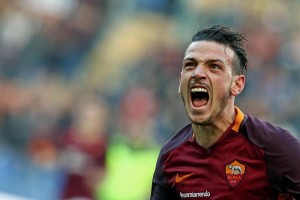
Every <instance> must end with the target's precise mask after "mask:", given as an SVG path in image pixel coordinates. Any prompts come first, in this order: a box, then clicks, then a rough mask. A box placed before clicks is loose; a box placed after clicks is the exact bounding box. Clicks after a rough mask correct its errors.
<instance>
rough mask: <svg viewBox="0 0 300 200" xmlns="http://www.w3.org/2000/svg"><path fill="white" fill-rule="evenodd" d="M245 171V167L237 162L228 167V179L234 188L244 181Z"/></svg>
mask: <svg viewBox="0 0 300 200" xmlns="http://www.w3.org/2000/svg"><path fill="white" fill-rule="evenodd" d="M245 169H246V168H245V165H243V164H241V163H239V162H238V161H236V160H235V161H233V162H231V163H229V164H228V165H226V170H225V173H226V178H227V181H228V183H229V184H230V185H231V186H232V187H235V186H236V185H237V184H238V183H239V182H240V181H241V180H242V178H243V176H244V174H245Z"/></svg>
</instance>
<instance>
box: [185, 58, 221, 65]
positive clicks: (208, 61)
mask: <svg viewBox="0 0 300 200" xmlns="http://www.w3.org/2000/svg"><path fill="white" fill-rule="evenodd" d="M185 61H192V62H203V61H201V60H200V61H199V60H197V59H195V58H191V57H187V58H185V59H183V62H185ZM214 62H221V63H223V64H225V62H224V61H223V60H221V59H218V58H215V59H208V60H206V61H204V62H203V63H214Z"/></svg>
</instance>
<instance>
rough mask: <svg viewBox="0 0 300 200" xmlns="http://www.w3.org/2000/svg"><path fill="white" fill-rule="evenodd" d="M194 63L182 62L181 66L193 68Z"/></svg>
mask: <svg viewBox="0 0 300 200" xmlns="http://www.w3.org/2000/svg"><path fill="white" fill-rule="evenodd" d="M195 66H196V64H195V63H194V62H186V63H184V65H183V67H184V68H185V69H186V68H194V67H195Z"/></svg>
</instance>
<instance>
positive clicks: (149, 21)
mask: <svg viewBox="0 0 300 200" xmlns="http://www.w3.org/2000/svg"><path fill="white" fill-rule="evenodd" d="M299 8H300V1H297V0H287V1H280V0H263V1H261V0H251V1H250V0H249V1H240V0H223V1H221V0H212V1H206V0H186V1H180V0H129V1H122V0H63V1H60V0H43V1H39V0H2V1H1V2H0V191H1V195H3V197H2V196H0V199H9V198H8V196H6V197H4V195H8V194H10V195H16V196H18V197H19V198H20V199H21V198H28V199H35V200H48V199H49V200H54V199H60V196H61V194H62V193H63V190H64V189H63V188H64V186H65V184H66V182H67V181H66V180H67V177H68V175H69V174H70V173H71V172H73V171H76V173H78V174H80V173H82V174H84V173H85V172H86V171H87V170H88V168H85V169H84V170H83V169H82V166H81V164H82V160H85V159H87V158H88V159H93V158H90V157H89V156H91V155H83V154H84V153H83V152H81V153H80V152H78V151H77V150H76V148H74V146H73V145H74V144H73V143H70V142H68V141H65V140H64V139H62V138H64V136H66V135H68V134H69V132H70V131H71V132H72V134H75V135H76V134H77V135H79V136H78V137H79V138H80V139H81V140H80V141H85V142H86V144H91V145H93V142H94V141H101V142H100V145H99V146H100V148H99V149H97V151H96V152H99V154H103V156H105V163H102V164H101V165H98V166H97V167H99V168H94V169H91V170H88V171H89V172H90V173H91V174H90V178H91V177H92V178H91V179H92V180H91V183H92V184H93V186H94V187H95V188H96V194H97V195H96V196H97V198H98V199H99V200H100V199H102V200H103V199H104V200H113V199H116V200H118V199H119V200H121V199H122V200H126V199H127V200H143V199H148V197H149V192H150V181H151V176H152V173H153V170H154V165H155V159H156V156H157V154H158V151H159V147H160V146H161V145H162V144H163V143H164V142H165V141H166V140H167V138H168V137H170V135H171V134H173V133H174V132H175V131H177V130H178V129H179V128H180V127H181V126H183V125H184V124H185V123H187V119H186V115H185V111H184V110H183V106H182V102H181V99H180V97H179V95H178V94H177V89H178V76H179V71H180V67H181V62H182V57H183V53H184V51H185V49H186V47H187V45H188V44H189V41H190V38H191V36H192V35H193V33H195V32H196V31H197V30H198V29H199V28H202V27H206V26H209V25H212V24H220V23H222V24H225V25H229V26H233V27H235V28H237V29H239V30H241V31H242V32H245V33H246V34H247V38H248V47H247V50H248V52H249V61H250V63H249V71H248V73H247V84H246V88H245V91H244V93H243V94H241V95H240V96H239V97H238V99H237V105H238V106H239V107H240V108H241V109H242V110H243V111H244V112H246V113H251V114H254V115H256V116H258V117H261V118H263V119H266V120H269V121H272V122H274V123H276V124H278V125H281V126H283V127H286V128H288V129H290V130H291V131H292V132H293V133H295V135H296V136H297V137H300V91H299V83H300V34H299V33H300V23H299V21H300V12H299ZM76 137H77V136H76ZM270 139H272V138H270ZM98 150H99V151H98ZM100 151H101V152H100ZM93 170H94V171H93ZM11 198H13V196H11Z"/></svg>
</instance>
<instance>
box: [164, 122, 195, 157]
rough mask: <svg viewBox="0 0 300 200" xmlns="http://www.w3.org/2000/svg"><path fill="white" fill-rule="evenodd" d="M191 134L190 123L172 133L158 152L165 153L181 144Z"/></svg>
mask: <svg viewBox="0 0 300 200" xmlns="http://www.w3.org/2000/svg"><path fill="white" fill-rule="evenodd" d="M192 136H193V131H192V125H191V124H188V125H186V126H184V127H183V128H182V129H180V130H179V131H178V132H177V133H176V134H175V135H173V136H172V137H171V138H170V139H169V140H168V141H167V142H166V143H165V144H164V145H163V146H162V148H161V152H160V154H166V153H168V152H170V151H172V150H173V149H175V148H176V147H178V146H180V145H181V144H183V143H184V142H185V141H186V140H188V139H189V138H191V137H192Z"/></svg>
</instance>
